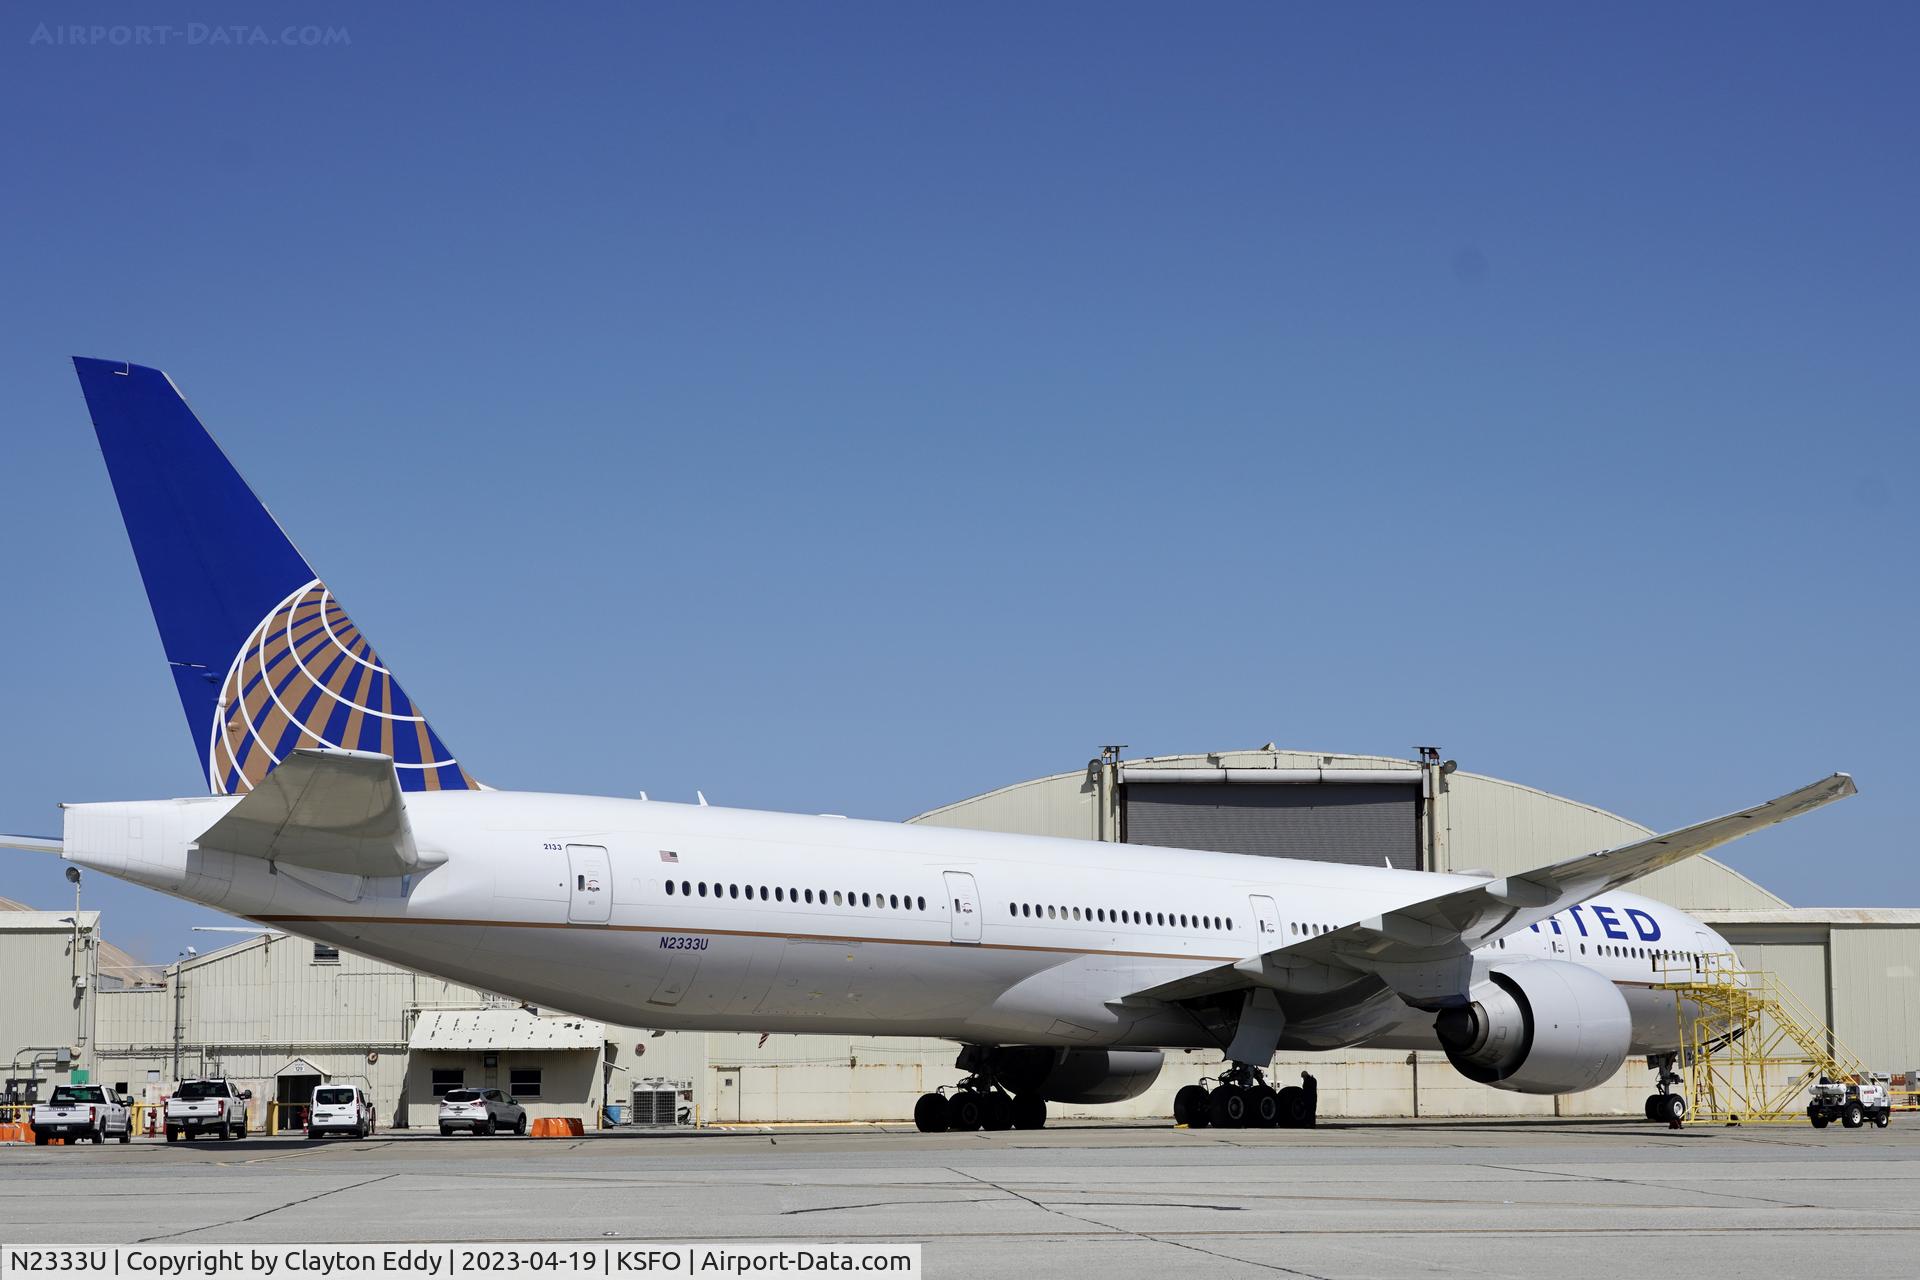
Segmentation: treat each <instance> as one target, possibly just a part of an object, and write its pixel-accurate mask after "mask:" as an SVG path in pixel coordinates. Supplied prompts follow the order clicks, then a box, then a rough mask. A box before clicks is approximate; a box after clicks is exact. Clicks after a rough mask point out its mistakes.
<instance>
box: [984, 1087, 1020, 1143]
mask: <svg viewBox="0 0 1920 1280" xmlns="http://www.w3.org/2000/svg"><path fill="white" fill-rule="evenodd" d="M979 1098H980V1127H981V1128H982V1129H992V1130H994V1131H996V1132H998V1131H999V1130H1001V1129H1011V1128H1013V1099H1011V1098H1009V1097H1008V1096H1007V1095H1006V1094H1004V1093H1002V1092H1000V1091H999V1090H998V1089H989V1090H988V1091H987V1092H985V1093H983V1094H980V1095H979Z"/></svg>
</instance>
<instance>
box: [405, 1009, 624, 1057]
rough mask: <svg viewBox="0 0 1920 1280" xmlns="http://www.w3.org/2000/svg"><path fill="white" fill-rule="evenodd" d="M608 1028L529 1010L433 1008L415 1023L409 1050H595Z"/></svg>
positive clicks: (409, 1039)
mask: <svg viewBox="0 0 1920 1280" xmlns="http://www.w3.org/2000/svg"><path fill="white" fill-rule="evenodd" d="M606 1038H607V1029H606V1027H605V1026H604V1025H603V1024H601V1023H598V1022H588V1021H587V1020H585V1019H584V1018H573V1017H561V1018H542V1017H540V1016H539V1015H537V1014H532V1013H528V1012H527V1011H526V1010H525V1009H431V1010H428V1011H426V1012H424V1013H422V1014H421V1015H420V1021H418V1022H416V1023H414V1024H413V1034H412V1035H411V1036H409V1037H408V1038H407V1048H409V1049H429V1050H432V1049H439V1050H449V1051H454V1050H461V1049H592V1050H598V1049H599V1048H600V1046H601V1044H602V1043H604V1042H605V1040H606Z"/></svg>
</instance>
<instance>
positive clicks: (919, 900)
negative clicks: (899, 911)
mask: <svg viewBox="0 0 1920 1280" xmlns="http://www.w3.org/2000/svg"><path fill="white" fill-rule="evenodd" d="M914 901H915V902H917V903H919V904H920V910H922V911H925V910H926V909H927V900H926V899H925V898H915V899H914Z"/></svg>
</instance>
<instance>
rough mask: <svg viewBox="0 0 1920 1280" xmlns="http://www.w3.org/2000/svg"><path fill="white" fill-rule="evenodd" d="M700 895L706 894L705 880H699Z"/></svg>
mask: <svg viewBox="0 0 1920 1280" xmlns="http://www.w3.org/2000/svg"><path fill="white" fill-rule="evenodd" d="M700 896H701V897H703V898H704V897H706V896H707V882H706V881H705V880H702V881H701V882H700Z"/></svg>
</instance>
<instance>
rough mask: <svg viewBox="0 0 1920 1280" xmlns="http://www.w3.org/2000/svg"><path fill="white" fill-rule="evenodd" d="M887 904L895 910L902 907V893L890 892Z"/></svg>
mask: <svg viewBox="0 0 1920 1280" xmlns="http://www.w3.org/2000/svg"><path fill="white" fill-rule="evenodd" d="M887 905H888V906H890V907H892V908H893V909H894V910H895V911H898V910H899V909H900V895H899V894H897V893H890V894H888V895H887Z"/></svg>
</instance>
